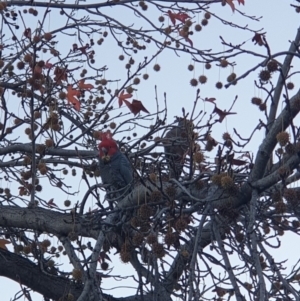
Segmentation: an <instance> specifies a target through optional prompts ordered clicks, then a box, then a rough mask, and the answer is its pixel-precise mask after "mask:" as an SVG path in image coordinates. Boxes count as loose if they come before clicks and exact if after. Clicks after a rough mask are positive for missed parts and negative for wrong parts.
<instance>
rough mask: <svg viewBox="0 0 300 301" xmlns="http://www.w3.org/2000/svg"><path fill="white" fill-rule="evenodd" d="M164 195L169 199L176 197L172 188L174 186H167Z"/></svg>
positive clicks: (174, 189)
mask: <svg viewBox="0 0 300 301" xmlns="http://www.w3.org/2000/svg"><path fill="white" fill-rule="evenodd" d="M165 192H166V194H167V195H168V196H169V197H171V198H172V197H175V195H176V188H175V187H174V186H172V185H169V186H167V188H166V191H165Z"/></svg>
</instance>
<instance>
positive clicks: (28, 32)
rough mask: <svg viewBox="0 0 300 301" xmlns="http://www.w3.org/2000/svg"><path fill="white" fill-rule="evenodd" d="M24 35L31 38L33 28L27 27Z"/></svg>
mask: <svg viewBox="0 0 300 301" xmlns="http://www.w3.org/2000/svg"><path fill="white" fill-rule="evenodd" d="M24 36H25V37H26V38H28V39H30V38H31V29H30V28H26V29H25V31H24Z"/></svg>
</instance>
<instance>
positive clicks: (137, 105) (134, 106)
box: [124, 99, 150, 116]
mask: <svg viewBox="0 0 300 301" xmlns="http://www.w3.org/2000/svg"><path fill="white" fill-rule="evenodd" d="M124 102H125V104H126V105H127V107H128V108H129V110H130V111H131V113H133V114H134V116H135V115H137V114H138V113H140V112H141V111H143V112H145V113H148V114H150V113H149V112H148V110H147V109H146V108H145V107H144V105H143V104H142V102H141V101H139V100H136V99H134V100H133V101H132V103H130V102H129V101H127V100H126V99H124Z"/></svg>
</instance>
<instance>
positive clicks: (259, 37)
mask: <svg viewBox="0 0 300 301" xmlns="http://www.w3.org/2000/svg"><path fill="white" fill-rule="evenodd" d="M263 36H264V34H263V33H257V32H256V33H255V35H254V37H253V38H252V42H254V44H255V45H256V44H258V45H259V46H262V45H263V44H264V41H263Z"/></svg>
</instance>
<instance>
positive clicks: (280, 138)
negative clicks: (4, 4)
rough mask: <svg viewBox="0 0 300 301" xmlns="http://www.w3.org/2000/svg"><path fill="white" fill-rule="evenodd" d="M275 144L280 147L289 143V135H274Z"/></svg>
mask: <svg viewBox="0 0 300 301" xmlns="http://www.w3.org/2000/svg"><path fill="white" fill-rule="evenodd" d="M276 139H277V142H278V143H279V145H280V146H285V145H286V144H287V143H288V142H289V141H290V135H289V133H287V132H285V131H282V132H280V133H278V134H277V135H276Z"/></svg>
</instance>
